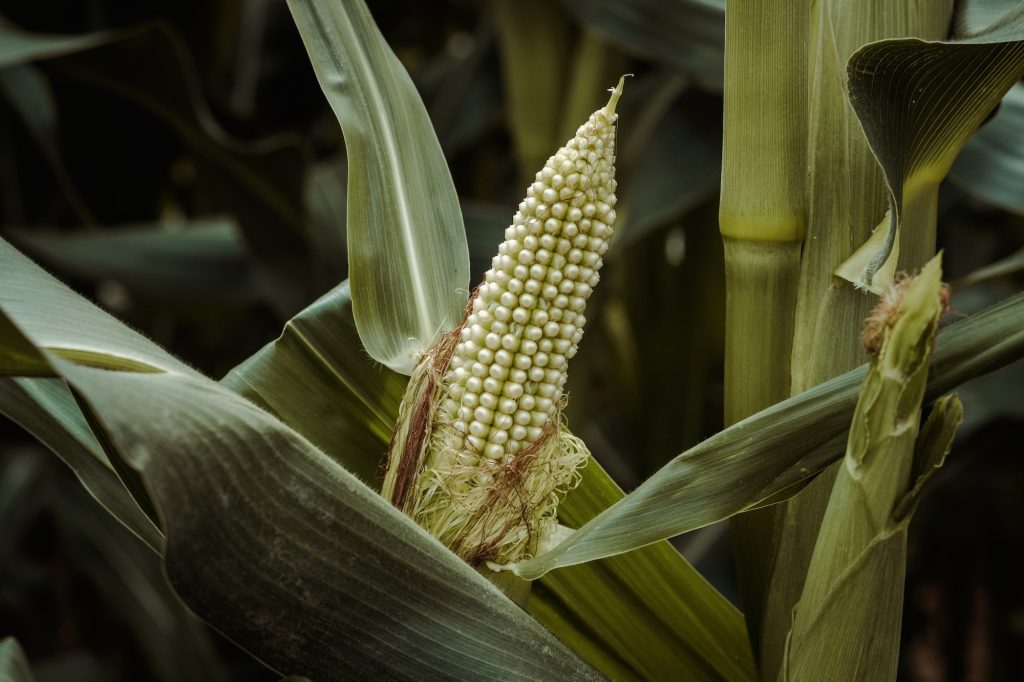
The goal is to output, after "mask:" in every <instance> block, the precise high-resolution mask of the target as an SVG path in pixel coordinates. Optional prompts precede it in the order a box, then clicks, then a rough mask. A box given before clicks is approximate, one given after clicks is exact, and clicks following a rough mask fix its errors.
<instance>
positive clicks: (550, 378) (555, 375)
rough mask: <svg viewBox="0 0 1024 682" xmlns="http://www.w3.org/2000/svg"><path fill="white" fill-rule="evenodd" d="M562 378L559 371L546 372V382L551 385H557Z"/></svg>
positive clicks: (550, 370)
mask: <svg viewBox="0 0 1024 682" xmlns="http://www.w3.org/2000/svg"><path fill="white" fill-rule="evenodd" d="M561 377H562V373H561V372H559V371H558V370H557V369H546V370H544V381H546V382H547V383H549V384H556V383H558V380H559V379H560V378H561Z"/></svg>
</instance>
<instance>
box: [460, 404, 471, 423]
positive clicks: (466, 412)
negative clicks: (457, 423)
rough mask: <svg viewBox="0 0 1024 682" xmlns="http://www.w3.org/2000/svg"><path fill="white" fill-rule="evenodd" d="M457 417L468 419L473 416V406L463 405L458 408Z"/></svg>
mask: <svg viewBox="0 0 1024 682" xmlns="http://www.w3.org/2000/svg"><path fill="white" fill-rule="evenodd" d="M458 417H459V419H460V420H462V421H469V420H470V419H472V418H473V408H471V407H467V406H465V405H463V406H462V407H460V408H459V411H458Z"/></svg>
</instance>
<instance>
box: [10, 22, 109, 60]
mask: <svg viewBox="0 0 1024 682" xmlns="http://www.w3.org/2000/svg"><path fill="white" fill-rule="evenodd" d="M110 35H111V34H110V33H109V32H102V33H87V34H84V35H58V34H43V33H31V32H29V31H23V30H21V29H20V28H18V27H16V26H13V25H12V24H11V23H9V22H8V21H6V20H5V19H3V18H2V17H0V69H5V68H7V67H9V66H14V65H16V64H27V63H29V62H32V61H35V60H37V59H48V58H50V57H59V56H60V55H63V54H68V53H69V52H78V51H80V50H87V49H89V48H90V47H95V46H96V45H99V44H101V43H103V42H105V41H107V40H109V39H110Z"/></svg>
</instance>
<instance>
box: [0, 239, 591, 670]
mask: <svg viewBox="0 0 1024 682" xmlns="http://www.w3.org/2000/svg"><path fill="white" fill-rule="evenodd" d="M11 251H13V249H11V248H10V247H9V246H7V245H3V249H2V253H3V254H4V258H5V261H6V262H14V263H15V264H19V267H17V268H3V269H0V278H2V279H0V285H2V286H0V308H2V309H3V310H4V312H5V313H6V314H7V315H8V316H10V317H11V318H12V319H13V320H14V321H15V323H17V324H19V326H20V328H22V329H32V330H33V331H32V333H28V334H26V335H25V336H26V337H27V338H29V339H31V340H32V341H35V335H36V334H40V335H42V334H41V332H40V325H39V323H38V319H37V318H38V314H36V313H34V312H33V310H34V308H33V306H34V305H35V304H37V303H38V306H37V307H40V308H46V305H45V301H44V300H43V297H44V296H46V292H43V293H40V294H39V301H36V299H35V298H34V297H33V298H32V300H31V301H26V300H18V299H13V304H12V305H8V304H9V303H11V302H12V299H11V298H10V292H11V291H12V290H13V291H15V292H17V291H19V290H23V289H24V287H25V286H26V285H29V284H32V285H35V286H36V287H37V289H46V290H47V291H48V292H49V293H50V294H51V295H53V294H55V293H60V292H62V291H63V294H64V295H63V298H62V301H63V311H62V313H63V314H62V315H61V316H60V317H56V318H55V319H53V320H52V323H51V324H50V325H49V327H47V328H46V329H45V331H46V332H47V334H46V338H48V339H52V338H60V339H63V338H65V337H68V336H71V335H73V334H75V333H77V331H78V330H77V329H76V327H75V324H76V321H81V320H85V321H91V322H95V321H96V320H104V322H105V326H106V331H107V334H108V336H109V338H110V340H111V343H112V344H113V345H114V346H115V347H117V348H118V350H121V347H122V346H123V345H124V342H125V339H126V338H131V334H130V333H129V332H128V330H125V329H123V328H122V327H120V325H119V323H117V322H116V321H114V320H113V319H112V318H108V317H105V316H104V315H103V314H102V313H100V312H99V311H97V310H94V309H92V306H91V304H89V303H87V302H85V301H84V299H81V298H79V297H77V296H75V295H73V294H71V292H70V291H67V290H66V289H64V287H63V286H62V285H60V284H59V283H58V282H56V281H54V280H52V278H49V277H48V276H47V275H46V274H45V273H44V272H42V271H41V270H39V269H38V268H37V267H35V266H34V265H32V264H31V263H30V262H28V261H26V260H24V259H23V258H22V260H21V261H19V260H17V259H14V258H12V257H11V256H10V255H9V253H8V252H11ZM19 258H21V257H19ZM22 261H23V262H22ZM50 312H51V314H57V311H54V310H50ZM22 317H25V318H27V320H26V323H24V324H23V323H22V319H21V318H22ZM98 326H99V325H96V326H95V327H93V331H94V332H95V333H94V335H93V339H94V341H95V343H96V344H97V345H101V344H102V335H103V332H102V331H101V330H100V329H99V328H98ZM3 344H4V340H3V339H0V349H2V348H3ZM36 349H37V351H38V352H39V354H40V355H41V356H42V357H43V358H44V359H45V360H46V362H47V363H48V364H49V365H50V367H51V369H52V371H53V372H54V373H56V374H59V375H60V376H62V377H63V378H64V379H65V380H66V381H68V383H69V384H70V386H71V387H72V390H73V392H74V394H75V396H76V398H77V399H78V401H79V404H80V406H81V407H82V408H83V411H84V412H85V413H86V415H87V416H88V417H89V418H90V422H91V424H92V425H93V428H94V430H98V431H97V435H98V436H99V437H100V441H101V442H106V443H109V446H110V447H109V450H108V453H109V452H112V453H114V454H115V456H117V457H119V458H121V459H122V464H123V465H124V466H125V467H126V468H130V469H131V470H132V471H133V472H134V473H135V474H136V475H137V476H138V478H139V480H140V481H141V482H142V484H144V485H145V487H146V490H147V492H148V498H149V499H151V500H152V501H153V503H154V505H155V507H156V508H157V511H158V513H159V516H160V519H161V521H162V527H163V531H164V532H165V534H166V537H167V544H166V553H165V568H166V571H167V574H168V577H169V578H170V580H171V582H172V584H173V585H174V587H175V589H176V591H177V592H178V593H179V595H181V596H182V598H183V599H184V600H185V601H186V603H188V604H189V606H190V608H192V609H193V610H194V611H195V612H196V613H197V614H199V615H200V616H201V617H203V618H204V619H206V620H207V621H208V622H210V623H211V624H212V625H213V626H214V627H216V628H217V629H219V630H221V631H222V632H223V633H224V634H226V635H227V636H228V637H230V638H232V639H234V640H235V641H236V642H238V643H239V644H240V645H241V646H243V647H244V648H246V649H247V650H249V651H251V652H252V653H253V654H254V655H256V656H257V657H258V658H259V659H260V660H262V661H264V662H265V663H267V664H268V665H270V666H271V667H272V668H274V669H276V670H278V671H280V672H282V673H299V674H303V675H307V676H309V677H311V678H315V679H323V680H332V679H350V678H352V677H358V676H361V675H363V676H365V675H369V676H384V677H421V678H422V677H439V676H456V677H466V676H482V677H492V678H509V679H512V678H515V679H520V678H525V679H535V678H537V677H543V676H547V675H556V676H559V677H562V676H564V677H567V678H570V679H588V678H592V677H594V676H595V673H594V672H593V671H592V670H589V669H588V668H587V667H586V666H585V665H583V664H582V662H581V661H579V659H578V658H576V657H575V656H574V655H573V654H572V653H571V652H570V651H569V650H568V649H566V648H565V647H564V646H563V645H561V644H560V643H559V642H558V640H557V639H555V638H554V637H553V636H552V635H551V634H550V633H548V632H547V631H546V630H544V628H543V627H541V626H540V625H539V624H537V623H536V622H535V621H534V620H533V619H531V618H529V617H528V616H527V615H526V614H524V613H523V612H522V611H520V610H519V609H518V608H517V607H516V606H515V605H514V604H512V602H510V601H508V600H507V599H506V598H505V597H504V596H503V595H502V594H501V593H500V592H498V591H497V590H496V589H495V588H494V587H493V586H491V585H490V583H488V582H487V581H486V580H484V579H483V578H482V577H481V576H480V575H479V574H478V573H476V572H475V571H473V570H472V569H471V568H469V567H468V566H467V565H466V564H464V563H462V562H461V561H459V560H458V559H457V558H455V556H454V555H452V554H451V553H450V552H448V551H447V550H446V549H445V548H444V547H443V546H441V545H440V544H439V543H437V542H436V541H435V540H434V539H433V538H431V537H430V536H429V535H427V534H426V533H425V532H424V531H422V530H421V529H420V528H419V527H418V526H416V525H415V524H414V523H412V521H410V520H409V519H408V518H407V517H405V516H404V515H402V514H400V513H399V512H398V511H397V510H395V509H394V508H392V507H391V506H390V505H388V504H387V503H386V502H385V501H384V500H383V499H381V498H380V497H379V496H378V495H377V494H376V493H375V492H374V491H373V490H371V489H369V488H367V487H366V486H365V485H363V484H362V483H360V482H359V481H358V480H357V479H356V478H355V477H354V476H352V475H351V474H349V473H348V472H347V471H345V470H344V469H343V468H341V467H340V466H338V465H337V464H336V463H335V462H333V461H332V460H331V459H330V458H328V457H327V456H325V455H324V454H323V453H322V452H321V451H320V450H318V449H317V448H316V447H315V446H313V445H312V444H311V443H310V442H309V441H308V440H306V439H305V438H303V437H302V436H300V435H298V434H297V433H295V432H294V431H292V430H291V429H290V428H288V427H287V426H285V425H284V424H283V423H281V422H280V421H278V420H277V419H276V418H275V417H273V416H272V415H270V414H269V413H267V412H264V411H263V410H261V409H260V408H258V407H257V406H256V405H254V404H252V403H250V402H249V401H247V400H245V399H244V398H242V397H240V396H238V395H236V394H234V393H232V392H231V391H229V390H228V389H227V388H225V387H223V386H221V385H219V384H217V383H216V382H213V381H211V380H209V379H206V378H205V377H203V376H201V375H199V374H197V373H195V372H193V371H191V370H188V369H187V368H180V367H168V368H167V369H166V371H160V372H156V373H147V372H137V371H108V370H102V369H96V368H94V367H90V366H88V365H87V364H75V363H74V362H70V361H68V360H65V359H62V358H61V357H60V356H58V355H56V354H54V353H52V352H50V351H48V350H47V349H46V348H45V347H44V346H42V345H41V344H38V343H36ZM133 350H137V349H133ZM149 354H150V355H156V354H155V353H152V352H150V353H149ZM107 356H113V353H108V354H107Z"/></svg>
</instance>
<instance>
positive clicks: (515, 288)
mask: <svg viewBox="0 0 1024 682" xmlns="http://www.w3.org/2000/svg"><path fill="white" fill-rule="evenodd" d="M505 286H506V287H507V288H508V290H509V291H511V292H512V293H513V294H518V293H519V292H520V291H522V290H523V280H521V279H519V278H518V277H513V278H511V279H509V281H508V284H506V285H505Z"/></svg>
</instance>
